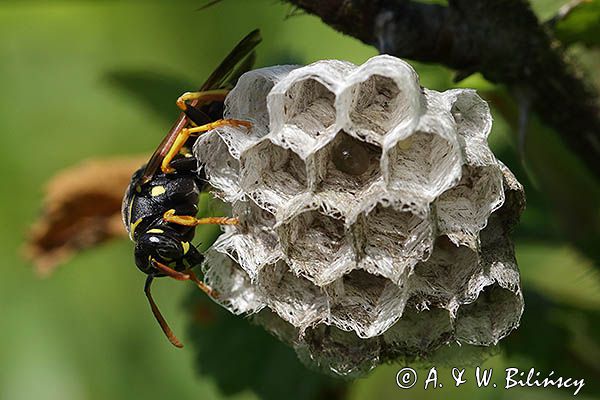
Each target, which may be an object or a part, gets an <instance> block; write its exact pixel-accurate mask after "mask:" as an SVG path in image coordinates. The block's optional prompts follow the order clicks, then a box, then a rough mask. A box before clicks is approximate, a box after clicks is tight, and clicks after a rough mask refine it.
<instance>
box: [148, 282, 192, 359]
mask: <svg viewBox="0 0 600 400" xmlns="http://www.w3.org/2000/svg"><path fill="white" fill-rule="evenodd" d="M153 279H154V276H153V275H148V278H146V284H145V285H144V293H146V298H147V299H148V303H150V308H151V309H152V314H154V318H156V320H157V321H158V324H159V325H160V328H161V329H162V331H163V332H164V333H165V336H166V337H167V339H169V342H171V344H172V345H173V346H175V347H179V348H182V347H183V344H182V343H181V342H180V341H179V339H177V336H175V334H174V333H173V331H172V330H171V328H169V324H167V321H166V320H165V319H164V317H163V316H162V314H161V313H160V310H159V309H158V306H157V305H156V303H155V302H154V299H153V298H152V293H151V292H150V286H151V285H152V280H153Z"/></svg>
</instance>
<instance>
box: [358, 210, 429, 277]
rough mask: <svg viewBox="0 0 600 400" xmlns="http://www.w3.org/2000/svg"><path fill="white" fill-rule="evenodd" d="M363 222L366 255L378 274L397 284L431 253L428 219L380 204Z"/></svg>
mask: <svg viewBox="0 0 600 400" xmlns="http://www.w3.org/2000/svg"><path fill="white" fill-rule="evenodd" d="M362 220H363V221H364V227H363V229H364V234H363V236H364V239H363V240H364V241H365V243H364V248H363V250H364V254H365V255H366V256H368V258H369V259H370V260H372V262H373V263H374V264H375V266H376V268H377V271H378V273H380V274H382V275H383V276H386V277H388V278H390V279H392V280H393V281H394V282H401V281H402V280H403V279H404V278H405V277H406V276H407V275H408V273H410V271H411V270H410V268H412V266H414V265H415V264H416V263H417V262H418V261H419V260H421V259H423V258H426V257H427V255H428V254H429V251H430V248H431V245H432V240H433V239H432V237H431V236H432V232H431V223H430V221H429V218H428V217H425V218H423V217H420V216H417V215H414V214H413V213H411V212H408V211H400V210H397V209H395V208H394V207H392V206H383V205H381V204H379V205H377V206H376V207H375V208H374V209H373V211H371V212H370V213H369V214H366V215H365V216H364V218H362Z"/></svg>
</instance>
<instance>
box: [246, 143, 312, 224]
mask: <svg viewBox="0 0 600 400" xmlns="http://www.w3.org/2000/svg"><path fill="white" fill-rule="evenodd" d="M240 162H241V173H240V175H241V186H242V189H243V190H244V191H245V192H246V193H248V194H249V195H250V196H251V197H252V198H253V199H254V200H255V201H256V202H257V203H258V204H259V205H260V206H261V207H263V208H267V209H269V210H270V211H272V212H273V213H274V212H275V211H276V209H277V208H278V207H279V206H281V205H282V204H283V203H285V202H286V201H287V200H289V199H290V198H292V197H293V196H295V195H297V194H299V193H301V192H303V191H305V190H306V189H307V178H306V164H305V162H304V161H303V160H302V159H301V158H300V157H299V156H298V155H297V154H296V153H294V152H293V151H291V150H289V149H284V148H282V147H280V146H278V145H276V144H274V143H273V142H271V141H270V140H268V139H264V140H262V141H260V142H259V143H258V144H256V145H255V146H253V147H251V148H250V149H248V150H247V151H245V152H244V153H243V154H242V157H241V159H240Z"/></svg>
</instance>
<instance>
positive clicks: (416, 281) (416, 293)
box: [409, 236, 482, 314]
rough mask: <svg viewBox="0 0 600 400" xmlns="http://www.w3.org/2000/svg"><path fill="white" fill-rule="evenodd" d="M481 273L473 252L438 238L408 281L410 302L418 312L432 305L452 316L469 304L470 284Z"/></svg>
mask: <svg viewBox="0 0 600 400" xmlns="http://www.w3.org/2000/svg"><path fill="white" fill-rule="evenodd" d="M481 271H482V267H481V266H480V265H479V257H478V255H477V252H476V251H474V250H472V249H471V248H469V247H467V246H456V245H455V244H454V243H452V242H451V241H450V239H449V238H448V237H447V236H440V237H438V238H437V239H436V241H435V245H434V248H433V252H432V254H431V256H430V257H429V259H427V261H423V262H420V263H418V264H417V265H416V266H415V269H414V273H413V275H411V277H410V280H409V282H410V284H409V285H410V288H411V294H412V296H413V301H416V302H417V303H418V304H419V305H420V307H421V308H428V307H429V306H430V305H432V306H434V307H441V308H445V309H447V310H449V311H450V312H451V313H452V314H454V313H455V312H456V310H457V309H458V307H459V306H460V305H461V304H463V303H465V302H467V301H468V300H469V299H468V292H469V289H470V287H469V283H470V280H471V279H472V278H473V277H474V276H477V275H478V274H479V273H481Z"/></svg>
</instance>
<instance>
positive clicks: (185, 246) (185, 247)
mask: <svg viewBox="0 0 600 400" xmlns="http://www.w3.org/2000/svg"><path fill="white" fill-rule="evenodd" d="M181 246H182V247H183V254H187V252H188V251H190V242H181Z"/></svg>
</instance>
